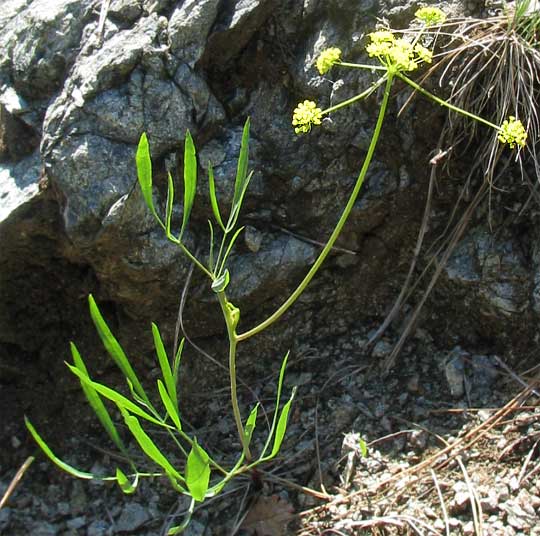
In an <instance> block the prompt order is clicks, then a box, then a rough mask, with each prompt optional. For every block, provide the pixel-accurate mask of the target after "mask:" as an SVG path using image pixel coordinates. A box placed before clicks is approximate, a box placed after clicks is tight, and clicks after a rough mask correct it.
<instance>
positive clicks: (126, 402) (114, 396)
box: [66, 363, 169, 428]
mask: <svg viewBox="0 0 540 536" xmlns="http://www.w3.org/2000/svg"><path fill="white" fill-rule="evenodd" d="M66 365H67V366H68V368H69V369H70V370H71V372H73V374H75V376H77V377H78V378H79V379H80V380H82V381H83V382H84V383H86V384H87V385H90V387H92V388H93V389H94V390H95V391H97V392H98V393H99V394H100V395H101V396H104V397H105V398H107V399H108V400H110V401H111V402H114V403H115V404H116V405H117V406H118V408H119V409H120V410H122V409H126V410H128V411H130V412H131V413H134V414H135V415H138V416H139V417H142V418H143V419H146V420H147V421H150V422H152V423H154V424H157V425H159V426H163V427H165V428H169V426H168V425H166V424H165V423H163V422H162V421H159V420H158V419H156V418H155V417H152V415H150V414H149V413H147V412H146V411H144V410H143V409H141V408H140V407H139V406H137V404H135V403H134V402H132V401H131V400H130V399H129V398H126V397H125V396H123V395H121V394H120V393H118V392H116V391H115V390H114V389H111V388H109V387H107V386H105V385H102V384H101V383H98V382H94V381H92V380H91V379H90V378H89V377H88V376H87V375H86V374H84V372H82V371H81V370H79V369H78V368H77V367H74V366H72V365H70V364H69V363H66Z"/></svg>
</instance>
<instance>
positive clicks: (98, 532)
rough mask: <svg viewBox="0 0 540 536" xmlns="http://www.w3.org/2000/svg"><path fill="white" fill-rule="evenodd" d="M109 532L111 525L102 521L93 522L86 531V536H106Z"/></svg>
mask: <svg viewBox="0 0 540 536" xmlns="http://www.w3.org/2000/svg"><path fill="white" fill-rule="evenodd" d="M108 531H109V525H108V524H107V523H106V522H105V521H102V520H101V519H96V520H95V521H92V523H90V525H88V528H87V529H86V536H106V534H107V533H108Z"/></svg>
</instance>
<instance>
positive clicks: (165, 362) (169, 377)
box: [152, 322, 178, 412]
mask: <svg viewBox="0 0 540 536" xmlns="http://www.w3.org/2000/svg"><path fill="white" fill-rule="evenodd" d="M152 336H153V337H154V346H155V347H156V353H157V357H158V361H159V367H160V368H161V374H162V376H163V381H164V382H165V387H166V388H167V393H168V395H169V398H170V400H171V402H172V404H173V406H174V408H175V409H176V412H178V400H177V395H176V382H175V380H174V377H173V373H172V370H171V365H170V363H169V358H168V356H167V352H166V351H165V346H164V345H163V340H162V339H161V334H160V332H159V329H158V327H157V325H156V324H154V323H153V322H152Z"/></svg>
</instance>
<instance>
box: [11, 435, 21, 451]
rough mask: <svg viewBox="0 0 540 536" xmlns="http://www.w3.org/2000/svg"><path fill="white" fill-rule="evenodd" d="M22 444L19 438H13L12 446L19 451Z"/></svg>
mask: <svg viewBox="0 0 540 536" xmlns="http://www.w3.org/2000/svg"><path fill="white" fill-rule="evenodd" d="M21 444H22V443H21V440H20V439H19V438H18V437H17V436H12V437H11V446H12V447H13V448H14V449H18V448H19V447H20V446H21Z"/></svg>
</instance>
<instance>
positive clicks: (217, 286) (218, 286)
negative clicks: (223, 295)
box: [212, 269, 230, 294]
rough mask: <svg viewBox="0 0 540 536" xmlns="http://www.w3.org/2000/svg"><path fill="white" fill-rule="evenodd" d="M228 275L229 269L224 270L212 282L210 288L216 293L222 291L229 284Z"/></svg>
mask: <svg viewBox="0 0 540 536" xmlns="http://www.w3.org/2000/svg"><path fill="white" fill-rule="evenodd" d="M229 280H230V275H229V270H227V269H226V270H225V271H224V272H223V273H222V274H221V275H220V276H219V277H218V278H217V279H215V280H214V281H213V282H212V290H213V291H214V292H215V293H216V294H217V293H218V292H223V291H224V290H225V289H226V288H227V285H228V284H229Z"/></svg>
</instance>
